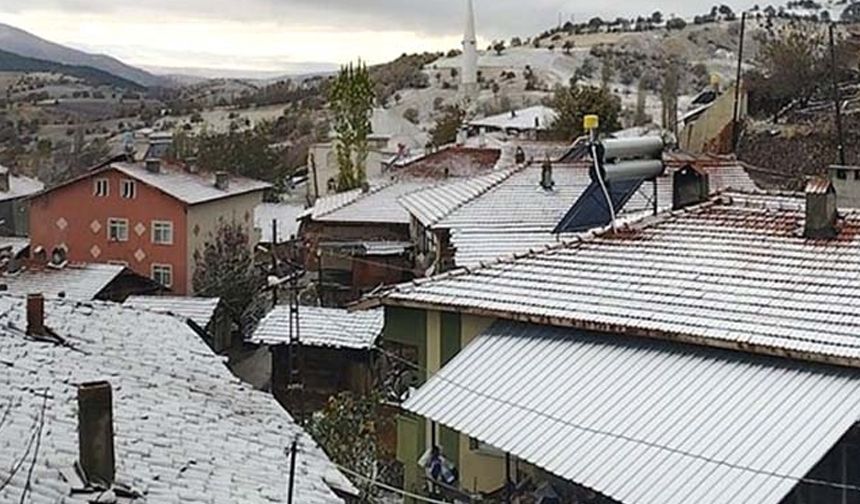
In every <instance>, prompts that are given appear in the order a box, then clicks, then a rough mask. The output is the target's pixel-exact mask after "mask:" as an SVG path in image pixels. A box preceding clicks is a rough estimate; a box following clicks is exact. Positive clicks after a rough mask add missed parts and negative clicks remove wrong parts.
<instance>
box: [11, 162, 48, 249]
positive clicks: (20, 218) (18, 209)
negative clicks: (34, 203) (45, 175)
mask: <svg viewBox="0 0 860 504" xmlns="http://www.w3.org/2000/svg"><path fill="white" fill-rule="evenodd" d="M44 188H45V184H43V183H42V182H40V181H39V180H37V179H34V178H31V177H26V176H24V175H19V174H15V173H12V171H11V170H10V169H9V168H6V167H5V166H0V236H27V229H28V225H29V207H30V202H29V198H30V197H31V196H33V195H34V194H36V193H38V192H39V191H41V190H42V189H44Z"/></svg>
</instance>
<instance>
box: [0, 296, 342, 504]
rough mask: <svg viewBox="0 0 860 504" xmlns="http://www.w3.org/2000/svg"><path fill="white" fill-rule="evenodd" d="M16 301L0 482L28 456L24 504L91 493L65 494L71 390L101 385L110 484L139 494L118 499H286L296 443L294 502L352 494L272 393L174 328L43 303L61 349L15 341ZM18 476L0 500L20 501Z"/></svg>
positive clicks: (4, 374)
mask: <svg viewBox="0 0 860 504" xmlns="http://www.w3.org/2000/svg"><path fill="white" fill-rule="evenodd" d="M24 304H25V303H24V301H23V300H18V299H13V298H10V297H0V384H2V385H0V411H2V412H3V413H2V414H0V418H2V419H3V421H2V422H0V426H2V428H0V481H4V480H6V479H8V478H9V476H10V468H13V467H14V466H15V465H16V462H17V461H18V460H27V461H30V460H34V459H35V461H36V462H35V465H34V470H33V475H32V480H31V481H32V483H33V484H32V485H31V493H30V500H29V501H27V502H34V503H35V502H46V503H47V502H51V503H60V502H62V503H73V502H75V503H76V502H91V501H92V499H95V498H97V497H99V495H98V494H94V493H83V494H74V495H73V494H72V493H71V492H72V490H73V489H75V488H78V487H79V485H80V483H79V482H76V481H75V479H76V478H74V477H71V478H69V475H73V474H74V471H72V467H73V465H74V464H75V462H76V460H77V459H78V446H77V445H78V430H77V429H78V426H77V400H76V394H77V389H76V384H81V383H88V382H93V381H101V380H107V381H109V382H110V383H111V384H112V387H113V411H114V414H113V418H114V430H115V433H116V434H115V451H116V469H117V471H116V472H117V481H118V482H121V483H124V484H126V485H130V486H131V487H132V488H134V489H135V490H136V491H137V492H139V493H140V494H141V495H142V497H141V498H139V499H134V500H132V501H128V500H125V499H121V500H119V502H149V503H159V504H160V503H178V502H201V503H202V502H206V503H219V504H220V503H224V504H228V503H230V504H231V503H235V502H249V503H261V504H262V503H283V502H286V488H287V483H288V479H289V457H288V456H287V455H286V451H285V450H286V449H287V448H288V447H289V446H290V444H291V443H292V441H293V440H294V439H296V438H298V440H299V454H298V457H297V468H296V475H297V476H296V480H295V488H296V500H295V502H301V503H308V504H329V503H332V504H335V503H339V502H342V500H341V499H340V498H339V497H338V496H337V495H335V493H334V491H333V490H332V488H333V487H334V488H340V489H344V490H346V491H348V492H350V493H354V492H355V489H354V487H353V486H352V485H351V484H350V483H349V481H348V480H347V479H346V478H345V477H344V476H343V475H342V474H341V473H340V472H339V471H337V470H336V468H335V466H334V465H333V464H332V463H331V462H330V461H329V460H328V458H327V457H326V456H325V454H324V453H323V452H322V450H321V449H320V448H319V447H318V446H317V445H316V444H315V443H314V441H313V440H311V439H310V437H309V436H308V435H307V434H306V433H305V432H304V431H303V430H302V429H301V428H300V427H298V426H297V425H296V424H295V423H294V422H293V420H292V419H291V418H290V416H289V415H288V414H287V413H286V412H285V411H284V410H283V409H281V408H280V406H279V405H278V404H277V403H276V402H275V400H274V399H273V398H272V396H271V395H269V394H267V393H264V392H259V391H255V390H253V389H252V388H251V387H250V386H248V385H245V384H243V383H242V382H240V381H239V380H238V379H237V378H235V377H234V376H233V375H231V374H230V372H229V370H228V369H227V368H226V366H225V365H224V363H223V361H222V360H221V359H220V358H219V357H217V356H215V355H214V354H212V352H211V351H210V350H209V349H208V348H207V347H206V344H205V343H204V342H203V341H201V340H200V338H199V337H198V336H197V335H196V334H195V333H194V332H193V331H192V330H191V329H190V328H189V327H188V326H187V325H186V324H184V323H183V322H182V321H180V320H178V319H176V318H174V317H170V316H164V315H158V314H154V313H151V312H147V311H137V310H132V309H129V308H124V307H121V306H119V305H112V304H106V303H91V304H87V303H74V302H70V301H54V302H50V301H49V302H47V303H46V306H45V310H46V325H47V326H48V327H50V328H51V329H53V330H54V331H55V332H56V333H57V334H58V335H60V336H61V337H63V338H64V339H65V341H66V342H67V345H66V346H59V345H56V344H53V343H46V342H39V341H35V340H32V339H29V338H27V337H26V336H25V335H24V333H23V332H22V331H23V330H24V328H25V326H26V313H25V308H24ZM43 396H46V397H47V401H46V402H45V406H44V410H43V409H42V408H43V407H42V404H43ZM39 427H42V428H41V429H39ZM39 432H41V435H39ZM37 436H38V441H39V443H38V446H39V449H38V453H36V451H35V449H34V446H35V445H36V444H35V443H31V441H32V440H34V439H35V438H36V437H37ZM61 472H62V474H64V475H65V478H68V479H64V476H62V475H61ZM27 473H28V471H26V470H19V471H15V472H14V475H12V477H11V479H10V483H9V485H8V486H5V485H4V486H3V488H2V490H0V502H19V499H21V494H22V493H23V492H24V488H25V487H26V485H27V480H28V475H27ZM22 502H23V500H22ZM100 502H101V501H100ZM111 502H113V501H111Z"/></svg>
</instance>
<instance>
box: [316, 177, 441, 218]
mask: <svg viewBox="0 0 860 504" xmlns="http://www.w3.org/2000/svg"><path fill="white" fill-rule="evenodd" d="M435 183H436V181H434V180H432V179H415V180H398V181H394V182H386V183H383V184H381V185H376V186H372V187H371V188H370V189H369V190H368V191H362V190H361V189H356V190H353V191H349V192H345V193H340V194H335V195H332V196H327V197H324V198H320V199H318V200H317V202H316V204H315V205H314V207H313V209H311V210H310V211H309V214H310V216H311V218H312V219H313V220H314V221H319V222H345V223H383V224H386V223H392V224H409V223H410V217H409V212H408V211H406V209H405V208H404V207H403V206H402V205H401V204H400V203H399V202H398V199H399V198H400V197H401V196H403V195H405V194H408V193H411V192H414V191H417V190H419V189H423V188H425V187H430V186H432V185H433V184H435Z"/></svg>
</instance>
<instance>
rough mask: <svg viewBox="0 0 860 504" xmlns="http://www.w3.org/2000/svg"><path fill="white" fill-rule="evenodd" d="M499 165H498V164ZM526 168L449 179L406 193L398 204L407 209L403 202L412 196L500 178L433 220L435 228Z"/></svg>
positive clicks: (498, 168)
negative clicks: (446, 218)
mask: <svg viewBox="0 0 860 504" xmlns="http://www.w3.org/2000/svg"><path fill="white" fill-rule="evenodd" d="M497 165H498V162H497ZM526 166H528V165H527V164H519V165H513V166H507V167H497V168H494V169H493V170H491V171H490V172H489V173H483V174H480V175H473V176H471V177H464V178H461V179H459V180H451V179H449V180H446V181H442V182H439V183H437V184H435V185H433V186H430V187H421V188H418V189H416V190H414V191H410V192H408V193H406V194H404V195H402V196H400V197H398V198H397V202H398V203H400V205H402V206H403V207H404V208H406V205H405V204H404V202H403V201H404V200H406V199H409V197H410V196H414V195H417V194H419V193H424V192H429V191H433V190H436V189H440V188H443V187H446V186H449V185H450V186H454V185H457V184H465V183H468V182H471V181H475V180H479V179H487V178H491V177H494V176H495V177H499V178H498V180H495V181H493V182H492V183H491V184H488V185H487V186H486V187H482V188H481V189H480V190H479V191H478V192H476V193H475V194H474V195H472V196H470V197H469V198H468V199H466V200H465V201H461V202H460V203H458V204H457V205H455V206H454V207H453V208H451V210H449V211H448V212H447V213H446V214H445V215H443V216H442V217H440V218H436V219H434V220H433V223H432V224H430V227H432V226H434V225H435V224H437V223H438V222H439V221H440V220H442V219H444V218H445V217H447V216H449V215H451V214H452V213H454V212H456V211H457V210H459V209H460V208H462V207H463V206H465V205H468V204H469V203H471V202H472V201H474V200H476V199H477V198H479V197H481V196H483V195H484V194H487V193H488V192H490V191H492V190H493V189H495V188H496V187H498V186H499V185H500V184H502V183H503V182H506V181H507V180H508V179H510V178H511V177H512V176H514V175H515V174H517V173H519V172H520V171H522V170H524V169H525V168H526ZM406 210H407V211H409V208H406Z"/></svg>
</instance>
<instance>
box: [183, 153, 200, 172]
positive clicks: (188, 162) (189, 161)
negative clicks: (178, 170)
mask: <svg viewBox="0 0 860 504" xmlns="http://www.w3.org/2000/svg"><path fill="white" fill-rule="evenodd" d="M185 170H186V171H187V172H188V173H191V174H194V175H196V174H198V173H200V167H199V166H197V158H196V157H194V156H191V157H189V158H186V159H185Z"/></svg>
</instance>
